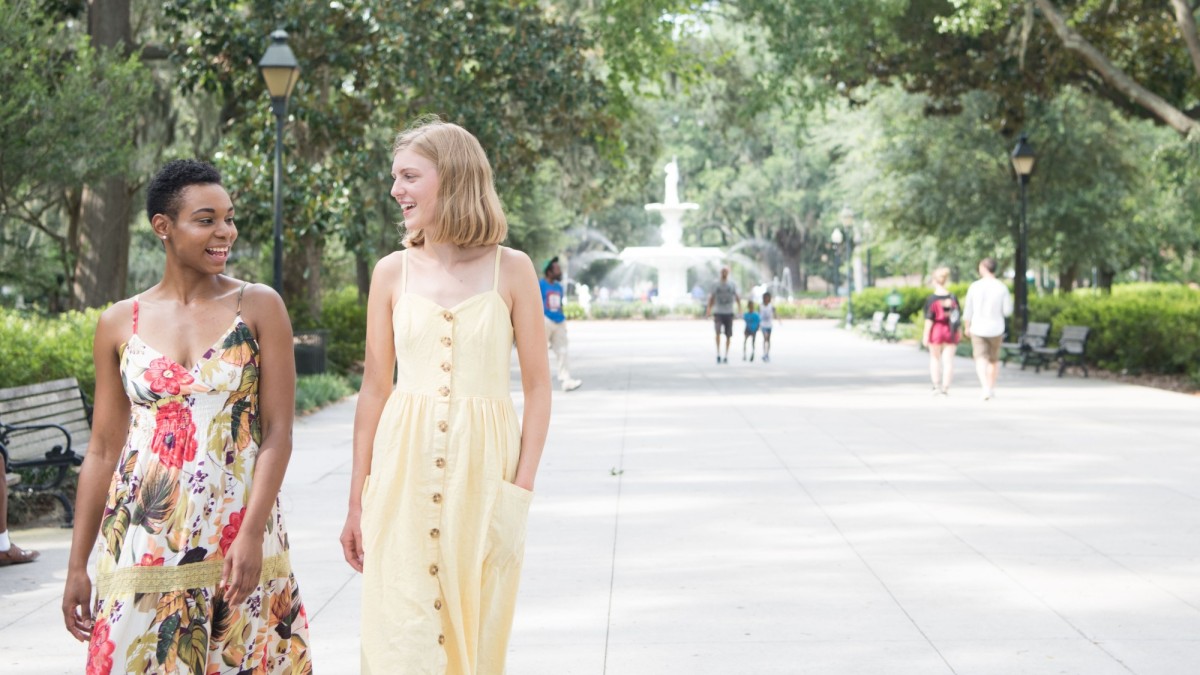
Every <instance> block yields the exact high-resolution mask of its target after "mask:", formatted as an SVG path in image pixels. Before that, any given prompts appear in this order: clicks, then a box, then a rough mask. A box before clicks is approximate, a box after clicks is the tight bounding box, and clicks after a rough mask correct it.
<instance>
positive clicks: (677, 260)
mask: <svg viewBox="0 0 1200 675" xmlns="http://www.w3.org/2000/svg"><path fill="white" fill-rule="evenodd" d="M664 171H666V174H667V177H666V186H665V193H666V194H664V195H663V203H662V204H647V205H646V210H647V211H656V212H658V213H659V214H661V215H662V219H663V222H662V225H661V226H660V227H659V233H660V234H661V235H662V246H630V247H629V248H627V249H625V250H624V251H621V260H623V261H625V262H632V263H640V264H643V265H649V266H650V267H654V268H655V269H657V270H658V297H657V298H656V302H659V303H662V304H666V305H678V304H682V303H686V302H689V301H690V298H691V296H690V295H689V294H688V286H687V271H688V269H689V268H691V267H693V266H695V265H698V264H700V263H704V262H709V261H717V260H720V259H721V258H723V257H724V256H725V254H724V253H722V252H721V249H719V248H713V247H697V246H684V245H683V243H682V240H683V214H684V213H686V212H687V211H694V210H696V209H698V208H700V205H699V204H692V203H690V202H683V203H681V202H680V201H679V165H678V164H676V163H675V159H674V158H672V159H671V161H670V163H668V164H667V166H666V167H665V168H664Z"/></svg>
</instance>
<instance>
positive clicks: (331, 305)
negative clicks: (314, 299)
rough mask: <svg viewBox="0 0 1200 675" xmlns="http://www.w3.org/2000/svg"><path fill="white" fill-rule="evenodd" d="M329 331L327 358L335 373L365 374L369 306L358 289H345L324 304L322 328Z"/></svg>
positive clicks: (322, 306) (328, 296) (336, 292)
mask: <svg viewBox="0 0 1200 675" xmlns="http://www.w3.org/2000/svg"><path fill="white" fill-rule="evenodd" d="M319 327H320V328H324V329H325V330H327V331H329V342H328V344H327V350H328V351H327V352H326V358H327V359H328V362H329V365H330V366H331V367H332V369H333V370H334V371H335V372H338V373H342V374H346V373H353V372H359V371H361V370H362V360H363V355H364V354H365V353H366V348H367V306H366V303H364V302H360V301H359V299H358V289H357V288H355V287H354V286H346V287H344V288H341V289H339V290H337V291H334V292H332V293H329V294H328V295H326V296H325V298H324V300H323V301H322V302H321V325H320V326H319Z"/></svg>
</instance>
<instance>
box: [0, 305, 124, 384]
mask: <svg viewBox="0 0 1200 675" xmlns="http://www.w3.org/2000/svg"><path fill="white" fill-rule="evenodd" d="M102 311H103V309H89V310H85V311H82V312H67V313H65V314H62V315H59V316H57V317H53V318H46V317H42V316H37V315H34V314H30V313H26V312H21V311H18V310H12V309H3V308H0V387H17V386H20V385H23V384H34V383H36V382H45V381H47V380H57V379H60V378H64V377H74V378H75V379H77V380H79V386H80V388H81V389H82V390H83V391H84V393H86V394H87V395H88V396H89V397H91V396H92V395H93V394H94V393H95V391H96V369H95V366H94V364H93V363H92V339H93V338H94V336H95V334H96V321H97V320H98V319H99V318H100V313H101V312H102Z"/></svg>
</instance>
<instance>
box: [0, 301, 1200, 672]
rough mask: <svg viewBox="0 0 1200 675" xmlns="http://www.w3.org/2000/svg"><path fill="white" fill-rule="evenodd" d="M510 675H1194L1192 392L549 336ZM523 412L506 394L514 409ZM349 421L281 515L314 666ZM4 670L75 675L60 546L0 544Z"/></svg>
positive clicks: (612, 330) (341, 593)
mask: <svg viewBox="0 0 1200 675" xmlns="http://www.w3.org/2000/svg"><path fill="white" fill-rule="evenodd" d="M571 339H572V361H573V374H574V375H575V376H577V377H580V378H582V379H583V380H584V383H585V384H584V386H583V388H582V389H580V390H579V391H576V392H573V393H571V394H556V395H555V401H554V404H555V409H554V418H553V423H552V427H551V434H550V440H549V444H548V446H547V449H546V454H545V459H544V461H543V464H542V470H541V472H540V474H539V479H538V484H537V493H538V497H537V499H536V500H535V502H534V506H533V509H532V511H531V515H530V532H529V545H528V549H527V553H526V567H525V573H524V580H523V584H522V588H521V599H520V604H519V606H518V611H517V623H516V629H515V633H514V636H513V640H512V644H511V657H510V661H509V664H510V667H509V672H510V673H512V674H513V675H566V674H579V675H601V674H605V675H660V674H666V673H672V674H674V673H677V674H680V675H733V674H736V675H740V674H754V675H757V674H767V673H771V674H774V673H778V674H785V673H786V674H793V673H814V674H822V675H826V674H835V675H841V674H846V675H851V674H852V675H860V674H863V673H879V674H881V675H884V674H886V675H900V674H907V673H912V674H914V675H928V674H936V673H963V674H966V673H996V674H1005V675H1008V674H1011V673H1047V674H1049V673H1078V674H1081V675H1104V674H1107V673H1139V674H1151V673H1162V674H1172V675H1174V674H1177V673H1189V672H1196V671H1198V670H1200V665H1198V664H1200V537H1198V536H1197V533H1198V532H1200V508H1197V507H1198V506H1200V480H1198V479H1200V470H1198V468H1197V466H1198V465H1197V462H1196V461H1195V458H1194V456H1195V454H1196V453H1197V451H1200V425H1198V424H1197V419H1198V418H1200V397H1194V396H1187V395H1182V394H1175V393H1169V392H1163V391H1158V390H1153V389H1147V388H1142V387H1135V386H1129V385H1121V384H1114V383H1110V382H1099V381H1095V380H1084V379H1082V378H1081V377H1080V376H1079V375H1075V374H1069V375H1068V376H1067V377H1065V378H1063V379H1057V378H1055V377H1054V375H1053V373H1049V374H1048V373H1042V374H1041V375H1034V374H1033V373H1032V372H1027V373H1021V372H1020V371H1018V370H1016V369H1015V368H1008V369H1006V370H1005V371H1004V372H1003V373H1002V376H1001V382H1000V386H999V390H998V397H997V398H996V399H995V400H992V401H988V402H984V401H981V400H980V399H979V396H978V393H979V392H978V386H977V385H976V384H975V382H974V375H973V371H972V369H971V364H970V363H969V362H968V361H967V360H965V359H959V360H958V383H959V384H958V386H956V387H955V389H954V390H953V391H952V393H951V395H950V397H949V398H934V397H932V396H930V395H929V393H928V391H929V385H928V384H927V382H926V379H927V374H926V373H927V366H926V364H927V357H926V355H925V354H924V353H923V352H919V351H917V350H915V349H914V348H913V347H912V346H911V345H887V344H881V343H874V342H870V341H867V340H864V339H860V338H856V337H850V336H847V335H846V334H845V333H844V332H842V331H840V330H837V329H835V328H834V327H833V326H832V325H831V324H830V323H829V322H800V321H789V322H785V323H783V325H781V326H780V327H779V328H777V329H776V335H775V353H774V354H773V357H774V358H773V362H772V363H769V364H763V363H760V362H758V361H756V362H754V363H743V362H740V361H738V360H737V358H738V355H739V351H738V350H737V349H736V348H735V350H734V352H733V358H731V360H730V363H729V364H728V365H717V364H716V363H715V359H714V358H713V354H712V349H713V348H712V342H711V340H712V338H711V328H709V325H708V324H707V323H702V322H699V321H687V322H673V321H671V322H653V321H648V322H616V323H605V322H595V323H585V322H576V323H573V324H572V325H571ZM518 403H519V397H518ZM352 417H353V403H352V402H348V403H344V404H340V405H337V406H334V407H332V408H329V409H327V410H325V411H322V412H320V413H318V414H316V415H313V416H310V417H306V418H303V419H301V420H299V421H298V422H297V429H296V450H295V455H294V458H293V460H292V465H291V469H290V470H289V473H288V477H287V481H286V483H285V486H284V494H283V503H284V507H285V509H286V511H287V513H286V517H287V521H288V526H289V530H290V532H291V540H292V559H293V563H294V565H295V567H296V574H297V578H298V579H299V581H300V585H301V589H302V592H303V593H304V596H305V601H306V603H307V606H308V612H309V616H310V617H311V619H312V622H313V626H312V638H313V648H314V663H315V665H316V668H317V672H319V673H334V674H341V673H347V674H348V673H355V672H357V663H358V638H357V622H358V603H359V582H358V578H357V576H356V575H355V574H354V573H353V572H352V571H351V570H350V568H349V567H348V566H347V565H346V564H345V563H344V562H343V561H342V560H341V553H340V549H339V546H338V543H337V536H338V534H339V533H340V530H341V525H342V519H343V517H344V514H345V503H346V493H347V485H348V482H349V470H350V429H351V422H352ZM15 537H16V540H17V542H18V543H20V544H21V545H23V546H28V547H34V548H39V549H41V550H42V552H43V558H42V560H41V561H40V562H38V563H36V564H33V565H25V566H21V567H15V568H13V567H10V568H3V569H0V608H2V611H0V672H3V673H5V674H7V673H14V674H21V675H24V674H26V673H78V672H81V671H82V670H83V663H84V659H85V648H84V646H82V645H78V644H76V643H75V642H74V641H73V640H71V639H70V637H69V636H68V635H67V634H66V632H65V630H64V629H63V627H62V620H61V615H60V611H59V602H60V593H61V585H62V582H63V579H64V568H65V561H66V554H67V546H68V543H69V533H68V532H65V531H62V530H54V529H39V530H27V531H19V532H16V533H15Z"/></svg>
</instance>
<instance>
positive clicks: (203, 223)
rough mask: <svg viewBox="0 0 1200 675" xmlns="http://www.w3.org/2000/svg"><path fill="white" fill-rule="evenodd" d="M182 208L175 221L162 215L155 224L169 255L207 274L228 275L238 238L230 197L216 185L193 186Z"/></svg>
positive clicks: (184, 194) (183, 197)
mask: <svg viewBox="0 0 1200 675" xmlns="http://www.w3.org/2000/svg"><path fill="white" fill-rule="evenodd" d="M178 204H179V208H178V210H177V211H176V213H175V215H174V217H171V216H168V215H166V214H163V213H159V214H156V215H155V216H154V218H153V219H152V220H151V226H152V227H153V228H154V232H155V234H156V235H158V236H159V237H160V238H162V239H163V244H164V245H165V246H166V247H167V251H168V255H169V256H173V257H174V258H175V259H176V260H178V261H179V262H180V263H182V264H184V265H186V266H189V267H195V268H197V269H199V270H202V271H205V272H209V273H213V274H220V273H221V272H224V271H225V263H226V262H227V261H228V260H229V254H230V252H231V251H232V249H233V242H234V241H236V240H237V236H238V232H237V225H236V224H235V223H234V219H233V201H232V200H230V199H229V193H227V192H225V188H223V187H221V186H220V185H218V184H216V183H206V184H202V185H189V186H187V187H185V188H184V189H183V190H182V191H181V192H180V193H179V199H178Z"/></svg>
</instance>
